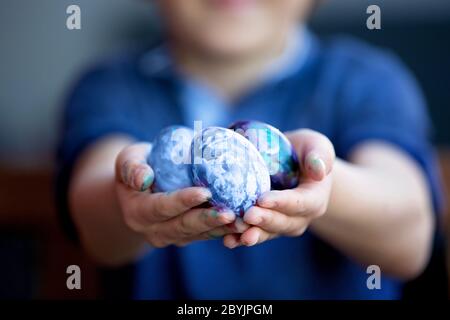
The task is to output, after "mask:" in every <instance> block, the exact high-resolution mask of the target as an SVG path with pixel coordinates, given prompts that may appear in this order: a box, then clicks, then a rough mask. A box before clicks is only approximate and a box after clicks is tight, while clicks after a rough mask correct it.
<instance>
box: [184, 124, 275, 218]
mask: <svg viewBox="0 0 450 320" xmlns="http://www.w3.org/2000/svg"><path fill="white" fill-rule="evenodd" d="M191 152H192V160H193V163H192V179H193V182H194V184H195V185H197V186H202V187H207V188H209V190H210V191H211V194H212V199H211V201H210V203H211V204H212V205H213V206H215V207H218V208H228V209H230V210H232V211H233V212H234V213H236V215H238V216H243V215H244V213H245V211H247V210H248V209H249V208H250V207H251V206H252V205H254V204H255V203H256V200H257V199H258V197H259V196H260V195H261V194H263V193H264V192H266V191H269V190H270V176H269V171H268V170H267V167H266V165H265V163H264V160H263V158H262V156H261V155H260V154H259V152H258V150H257V149H256V148H255V146H253V145H252V144H251V143H250V142H249V141H248V140H247V139H245V138H244V137H243V136H241V135H239V134H237V133H235V132H234V131H232V130H229V129H225V128H219V127H209V128H206V129H204V130H202V131H201V132H199V133H198V134H196V135H195V137H194V139H193V141H192V146H191Z"/></svg>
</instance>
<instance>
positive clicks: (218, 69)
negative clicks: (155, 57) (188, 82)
mask: <svg viewBox="0 0 450 320" xmlns="http://www.w3.org/2000/svg"><path fill="white" fill-rule="evenodd" d="M287 39H288V36H287V35H286V36H285V37H284V39H283V38H282V39H278V40H277V43H274V44H272V45H270V46H268V48H266V49H265V50H260V51H259V52H255V53H252V54H248V55H245V56H242V57H232V58H228V57H215V56H211V55H208V54H204V53H203V52H199V51H196V50H192V48H191V47H189V48H187V47H185V46H184V45H183V44H178V43H177V44H172V45H173V49H174V50H173V52H174V53H175V54H174V55H175V59H176V60H177V63H178V65H179V67H180V69H181V70H182V72H184V73H186V74H188V75H189V76H190V77H193V78H194V79H197V80H198V81H200V82H202V83H205V84H207V85H208V86H209V87H210V88H211V89H212V90H213V91H215V92H216V93H217V94H218V95H219V96H220V97H222V98H223V99H224V100H225V101H227V102H232V101H233V100H236V99H237V98H238V97H239V96H241V95H243V94H244V93H245V92H247V91H248V90H250V89H251V88H252V87H253V86H255V85H256V84H257V83H258V82H259V80H260V79H261V76H262V75H263V74H264V72H265V71H266V69H267V68H268V66H269V65H270V64H271V63H272V62H273V61H275V60H276V59H277V58H278V57H280V55H281V54H282V53H283V51H284V49H285V47H286V43H287Z"/></svg>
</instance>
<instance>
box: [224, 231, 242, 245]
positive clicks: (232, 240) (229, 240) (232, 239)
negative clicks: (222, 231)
mask: <svg viewBox="0 0 450 320" xmlns="http://www.w3.org/2000/svg"><path fill="white" fill-rule="evenodd" d="M240 239H241V235H240V234H239V233H230V234H227V235H225V236H224V237H223V245H224V246H225V247H227V248H228V249H234V248H237V247H239V246H241V245H242V244H241V242H240Z"/></svg>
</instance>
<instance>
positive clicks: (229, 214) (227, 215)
mask: <svg viewBox="0 0 450 320" xmlns="http://www.w3.org/2000/svg"><path fill="white" fill-rule="evenodd" d="M216 212H217V211H216ZM220 215H222V216H223V217H224V218H225V220H227V221H230V222H231V221H232V220H234V219H235V216H236V215H235V214H234V213H233V212H229V211H227V212H223V213H220Z"/></svg>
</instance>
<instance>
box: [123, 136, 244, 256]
mask: <svg viewBox="0 0 450 320" xmlns="http://www.w3.org/2000/svg"><path fill="white" fill-rule="evenodd" d="M150 150H151V144H149V143H138V144H134V145H131V146H128V147H126V148H125V149H123V150H122V151H121V152H120V154H119V155H118V156H117V159H116V191H117V197H118V201H119V204H120V207H121V211H122V214H123V219H124V222H125V223H126V225H127V226H128V227H129V228H131V229H132V230H133V231H135V232H137V233H140V234H141V235H142V236H143V237H144V238H145V240H146V241H147V242H148V243H150V244H151V245H152V246H153V247H157V248H162V247H166V246H168V245H171V244H174V245H177V246H183V245H186V244H189V243H191V242H193V241H196V240H206V239H215V238H219V237H223V236H224V235H226V234H233V233H242V232H244V231H245V230H246V229H247V227H248V225H246V224H244V223H243V222H242V223H233V222H235V220H236V216H235V214H234V213H233V212H229V211H225V212H219V211H217V210H216V209H215V208H195V207H197V206H199V205H201V204H203V203H205V202H206V201H208V200H209V198H210V197H211V193H210V191H209V190H208V189H206V188H201V187H190V188H185V189H182V190H178V191H174V192H171V193H151V192H149V188H150V186H151V184H152V183H153V180H154V173H153V170H152V168H151V167H150V166H149V165H148V164H147V161H146V158H147V155H148V153H149V152H150Z"/></svg>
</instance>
